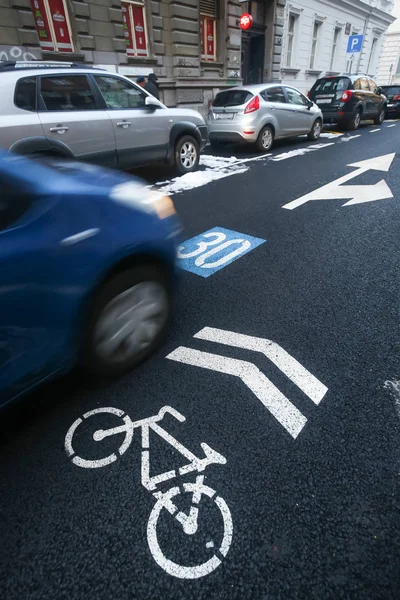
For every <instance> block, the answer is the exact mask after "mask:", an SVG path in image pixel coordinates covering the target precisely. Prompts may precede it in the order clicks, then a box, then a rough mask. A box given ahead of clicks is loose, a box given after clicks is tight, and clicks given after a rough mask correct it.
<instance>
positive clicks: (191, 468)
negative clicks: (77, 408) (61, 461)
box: [65, 406, 233, 579]
mask: <svg viewBox="0 0 400 600" xmlns="http://www.w3.org/2000/svg"><path fill="white" fill-rule="evenodd" d="M101 413H103V414H104V413H105V414H111V415H115V416H117V417H120V418H121V419H122V420H123V424H122V425H120V426H118V427H114V428H112V429H106V430H103V429H99V430H97V431H95V433H94V434H93V439H94V440H95V441H96V442H100V441H101V440H104V439H105V438H107V437H110V436H114V435H117V434H121V433H123V434H125V437H124V440H123V442H122V444H121V446H120V447H119V449H118V452H117V453H112V454H109V455H108V456H106V457H105V458H102V459H98V460H86V459H85V458H82V457H81V456H78V455H77V454H76V453H75V451H74V448H73V443H72V442H73V440H74V439H75V438H74V436H75V435H76V432H77V430H78V431H79V428H80V426H81V425H82V423H84V422H85V421H87V419H90V418H91V417H95V416H96V415H99V414H101ZM167 413H169V414H170V415H172V416H173V417H174V418H175V419H177V420H178V421H180V422H181V423H183V422H184V421H185V420H186V418H185V417H184V416H183V415H182V414H181V413H180V412H178V411H177V410H175V409H174V408H171V407H170V406H164V407H163V408H161V410H160V411H159V413H158V414H157V415H155V416H154V417H149V418H147V419H142V420H140V421H135V422H133V421H131V419H130V417H129V416H128V415H126V414H125V413H124V411H123V410H120V409H118V408H112V407H107V408H96V409H94V410H91V411H89V412H87V413H85V414H84V415H83V417H82V418H79V419H77V420H76V421H75V422H74V423H73V424H72V425H71V427H70V428H69V430H68V432H67V435H66V437H65V450H66V453H67V455H68V457H70V458H71V460H72V462H73V463H74V464H75V465H77V466H78V467H82V468H92V469H93V468H100V467H104V466H106V465H109V464H111V463H113V462H114V461H116V460H117V458H118V457H119V456H122V454H124V452H126V450H128V448H129V446H130V444H131V442H132V438H133V432H134V429H137V428H141V430H142V457H141V481H142V485H143V486H144V487H145V488H146V489H147V490H149V491H151V492H152V493H153V496H154V497H155V498H156V500H157V501H156V503H155V505H154V507H153V509H152V511H151V513H150V517H149V521H148V524H147V541H148V544H149V548H150V552H151V554H152V555H153V558H154V560H155V561H156V563H157V564H158V565H159V566H160V567H161V568H162V569H164V571H166V572H167V573H168V574H169V575H173V576H174V577H179V578H181V579H197V578H199V577H203V576H204V575H208V574H209V573H211V572H212V571H214V570H215V569H216V568H217V567H218V566H219V565H220V564H221V562H222V559H223V558H225V556H226V555H227V553H228V550H229V548H230V545H231V543H232V531H233V527H232V517H231V513H230V510H229V508H228V506H227V504H226V502H225V500H224V499H223V498H221V497H220V496H218V495H217V493H216V491H215V490H213V489H212V488H210V487H209V486H207V485H204V475H197V477H196V482H195V483H184V484H183V486H181V487H179V486H176V487H172V488H171V489H169V490H168V491H166V492H161V491H156V490H157V486H158V485H159V484H160V483H162V482H165V481H169V480H170V479H174V478H176V477H178V476H180V475H186V474H188V473H192V472H196V471H197V472H198V473H202V472H203V471H204V470H205V469H206V467H208V466H209V465H211V464H220V465H224V464H226V458H225V457H224V456H222V454H219V453H218V452H216V451H215V450H213V449H212V448H210V447H209V446H208V445H207V444H205V443H202V444H201V447H202V450H203V452H204V457H203V458H198V457H197V456H195V455H194V454H193V453H192V452H190V450H188V449H187V448H186V447H185V446H183V445H182V444H181V443H180V442H178V440H176V439H175V438H174V437H173V436H172V435H170V434H169V433H168V432H167V431H166V430H165V429H163V428H162V427H161V426H160V425H159V424H158V422H159V421H161V420H162V419H163V418H164V416H165V415H166V414H167ZM150 430H152V431H153V432H155V433H156V434H157V435H159V436H160V437H161V438H162V439H163V440H165V441H166V442H167V443H168V444H170V445H171V446H172V447H173V448H175V450H177V451H178V452H179V453H180V454H182V455H183V456H184V457H185V458H186V459H187V460H188V461H189V462H188V463H187V464H185V465H183V466H182V467H180V468H179V469H173V470H171V471H167V472H165V473H160V474H159V475H154V476H152V477H151V476H150V435H149V434H150ZM180 494H191V507H190V511H189V514H186V513H185V512H183V511H180V510H179V509H178V507H177V506H176V504H175V503H174V502H176V501H177V499H178V496H179V495H180ZM203 496H204V497H206V498H209V499H210V500H211V501H212V502H213V503H214V504H213V505H215V506H216V507H217V508H218V510H219V512H220V514H221V517H222V523H223V534H222V541H221V543H220V544H219V545H218V547H217V548H215V547H214V543H213V542H212V541H210V542H207V544H206V548H207V549H208V550H210V551H211V550H213V556H212V557H211V558H209V559H207V560H206V561H205V562H202V563H201V564H198V565H194V566H184V565H180V564H178V563H176V562H173V561H172V560H170V559H168V558H167V557H166V556H165V555H164V553H163V551H162V549H161V546H160V543H159V541H158V536H157V524H158V520H159V518H160V516H161V515H162V514H163V511H164V510H165V511H167V512H168V513H169V514H170V515H172V516H173V517H174V518H175V519H176V520H177V522H178V523H179V524H180V525H181V526H182V529H183V532H184V533H185V534H186V535H189V536H191V535H193V534H195V533H196V531H197V529H198V519H199V510H200V502H201V499H202V497H203Z"/></svg>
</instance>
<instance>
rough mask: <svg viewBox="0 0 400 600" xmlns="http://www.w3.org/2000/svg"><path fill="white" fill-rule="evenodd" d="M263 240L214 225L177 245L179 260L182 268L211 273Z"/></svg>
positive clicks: (205, 275)
mask: <svg viewBox="0 0 400 600" xmlns="http://www.w3.org/2000/svg"><path fill="white" fill-rule="evenodd" d="M264 243H265V240H262V239H261V238H256V237H252V236H251V235H244V234H243V233H239V232H237V231H232V230H231V229H224V228H223V227H214V228H213V229H209V230H208V231H206V232H204V233H201V234H200V235H196V237H193V238H191V239H190V240H187V241H186V242H184V243H183V244H182V245H181V246H179V249H178V264H179V266H180V267H181V268H182V269H185V271H190V272H191V273H195V274H196V275H200V277H210V275H213V274H214V273H216V272H217V271H219V270H220V269H223V268H224V267H226V266H227V265H229V264H230V263H231V262H233V261H234V260H237V259H238V258H240V257H241V256H244V255H245V254H247V253H248V252H250V251H251V250H254V248H257V246H260V245H261V244H264Z"/></svg>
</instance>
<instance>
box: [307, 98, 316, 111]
mask: <svg viewBox="0 0 400 600" xmlns="http://www.w3.org/2000/svg"><path fill="white" fill-rule="evenodd" d="M307 106H308V110H311V108H312V107H313V106H314V102H313V101H312V100H309V101H308V105H307Z"/></svg>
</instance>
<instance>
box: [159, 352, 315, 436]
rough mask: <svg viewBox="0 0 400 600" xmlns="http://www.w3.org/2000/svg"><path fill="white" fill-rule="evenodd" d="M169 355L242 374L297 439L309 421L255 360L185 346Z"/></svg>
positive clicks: (238, 374)
mask: <svg viewBox="0 0 400 600" xmlns="http://www.w3.org/2000/svg"><path fill="white" fill-rule="evenodd" d="M167 358H168V359H170V360H175V361H177V362H181V363H185V364H188V365H192V366H194V367H200V368H202V369H210V370H211V371H217V372H219V373H225V374H227V375H234V376H235V377H239V379H241V380H242V381H243V383H244V384H245V385H247V387H248V388H250V389H251V391H252V392H253V394H254V395H255V396H256V397H257V398H258V399H259V400H260V401H261V402H262V403H263V404H264V406H265V407H266V408H267V409H268V410H269V411H270V413H271V414H272V415H273V416H274V417H275V419H276V420H277V421H279V423H280V424H281V425H283V427H284V428H285V429H286V431H287V432H288V433H290V435H291V436H292V437H293V438H294V439H296V438H297V436H298V435H299V433H300V432H301V430H302V429H303V427H304V425H305V424H306V423H307V419H306V417H305V416H304V415H303V414H302V413H301V412H300V411H299V410H298V409H297V408H296V407H295V406H294V404H292V403H291V402H290V400H288V398H286V396H284V395H283V394H282V392H280V391H279V390H278V388H277V387H276V386H275V385H274V384H273V383H272V381H270V380H269V379H268V378H267V377H266V376H265V375H264V374H263V373H261V371H260V370H259V369H258V368H257V367H256V366H255V365H253V363H250V362H247V361H244V360H238V359H236V358H228V357H226V356H220V355H218V354H211V353H209V352H201V351H200V350H194V349H192V348H186V347H184V346H180V347H179V348H177V349H176V350H174V351H173V352H171V353H170V354H168V356H167Z"/></svg>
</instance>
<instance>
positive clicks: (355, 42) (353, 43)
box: [347, 35, 364, 54]
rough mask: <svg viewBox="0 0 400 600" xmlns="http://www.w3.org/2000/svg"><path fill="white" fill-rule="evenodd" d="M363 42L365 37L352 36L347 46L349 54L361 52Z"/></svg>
mask: <svg viewBox="0 0 400 600" xmlns="http://www.w3.org/2000/svg"><path fill="white" fill-rule="evenodd" d="M363 40H364V36H363V35H350V36H349V41H348V44H347V53H348V54H353V52H361V50H362V45H363Z"/></svg>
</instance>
